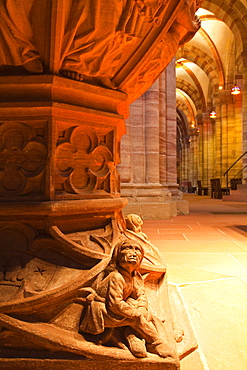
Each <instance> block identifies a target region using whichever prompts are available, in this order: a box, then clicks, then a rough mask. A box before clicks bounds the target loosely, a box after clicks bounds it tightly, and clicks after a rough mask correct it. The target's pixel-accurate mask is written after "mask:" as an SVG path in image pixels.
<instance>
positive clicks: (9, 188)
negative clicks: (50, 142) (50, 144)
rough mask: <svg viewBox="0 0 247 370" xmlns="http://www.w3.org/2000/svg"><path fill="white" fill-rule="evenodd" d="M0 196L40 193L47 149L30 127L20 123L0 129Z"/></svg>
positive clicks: (0, 126)
mask: <svg viewBox="0 0 247 370" xmlns="http://www.w3.org/2000/svg"><path fill="white" fill-rule="evenodd" d="M0 154H1V158H0V195H2V196H5V197H6V196H7V197H13V196H17V195H24V194H28V193H30V192H32V191H36V192H40V182H41V181H40V180H39V181H38V190H37V189H36V187H37V184H35V183H32V179H37V178H38V177H39V175H41V174H42V172H43V171H44V165H45V159H46V147H45V145H44V144H43V143H42V142H40V141H39V139H38V138H37V135H36V132H35V130H34V129H32V128H31V127H29V126H27V125H25V124H24V123H20V122H8V123H2V124H1V125H0Z"/></svg>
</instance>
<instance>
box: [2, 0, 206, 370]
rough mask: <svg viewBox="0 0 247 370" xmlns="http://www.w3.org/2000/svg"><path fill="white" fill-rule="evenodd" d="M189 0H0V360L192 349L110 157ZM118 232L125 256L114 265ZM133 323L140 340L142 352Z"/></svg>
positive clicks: (18, 364)
mask: <svg viewBox="0 0 247 370" xmlns="http://www.w3.org/2000/svg"><path fill="white" fill-rule="evenodd" d="M196 4H197V5H196ZM197 6H198V2H196V1H195V0H191V1H189V2H188V1H184V0H178V1H175V2H174V1H171V0H168V1H163V2H151V3H150V4H148V5H147V4H144V3H143V2H142V1H141V2H136V1H135V0H133V1H132V0H131V1H129V2H121V1H120V2H119V1H118V0H114V1H112V2H110V3H109V2H107V1H106V0H96V1H93V2H92V1H86V2H85V1H80V0H79V1H74V0H71V1H60V0H54V1H52V2H50V1H48V0H44V1H40V0H19V1H18V2H16V1H12V0H8V1H7V0H5V1H2V2H1V4H0V11H1V23H0V44H1V48H0V117H1V122H0V154H1V159H0V263H1V264H0V351H1V360H0V367H1V368H6V369H7V368H11V367H12V368H13V367H15V368H19V369H21V368H25V366H26V368H32V369H33V368H37V369H38V368H44V366H47V365H48V366H49V367H51V368H56V369H59V368H61V369H64V368H65V367H66V368H68V367H70V368H74V367H75V366H76V367H77V368H82V367H83V368H89V367H90V368H95V369H98V368H99V369H100V368H102V364H103V363H104V367H105V365H106V366H108V365H109V367H116V368H119V369H125V368H126V365H128V367H129V364H130V363H131V365H132V364H133V365H132V367H133V368H136V369H139V368H141V365H140V364H141V363H142V362H143V363H144V364H145V365H144V366H143V367H142V368H144V369H145V368H147V366H148V367H149V368H150V367H151V368H154V363H155V368H159V367H162V368H164V369H169V370H170V369H172V370H173V369H178V368H179V359H180V358H181V357H182V356H184V355H185V354H186V353H187V352H188V349H186V348H185V347H186V343H187V342H186V341H185V342H183V344H184V343H185V346H182V347H183V348H182V350H177V345H176V341H175V337H174V328H175V326H176V319H175V318H174V317H173V316H174V315H172V313H171V310H170V306H169V299H168V288H167V284H166V281H165V274H166V267H165V265H164V264H163V262H162V259H161V257H160V256H159V253H158V251H157V249H156V248H155V247H154V246H152V245H151V243H150V242H149V241H148V240H146V239H145V238H143V236H142V234H140V235H139V234H137V233H135V232H132V231H130V230H127V228H126V224H125V221H124V219H123V216H122V208H123V206H124V205H125V204H126V203H127V201H126V200H125V199H124V198H121V196H120V179H119V175H118V171H117V169H116V166H117V165H118V164H119V162H120V139H121V137H122V135H123V134H124V133H125V126H124V118H126V117H127V115H128V113H127V110H128V108H127V106H128V104H130V103H131V102H132V101H134V100H135V99H137V98H138V97H139V96H140V95H141V94H142V93H144V91H146V90H147V88H149V87H150V86H152V84H153V83H154V82H155V80H156V79H157V77H158V76H159V75H160V73H161V72H162V71H163V70H164V68H165V67H166V66H167V64H168V63H169V62H170V60H171V59H172V57H173V56H174V54H175V52H176V50H177V48H178V46H179V44H182V43H184V42H185V41H187V40H188V39H190V38H191V37H192V36H193V35H194V34H195V32H196V31H197V30H198V28H199V22H198V20H197V19H196V18H194V13H195V10H196V7H197ZM126 102H127V104H126ZM149 151H150V148H149ZM151 172H152V171H151V168H150V173H151ZM156 173H157V171H156ZM126 241H128V242H129V244H128V248H127V250H130V249H131V248H132V249H131V251H132V252H131V253H133V255H134V257H133V256H132V257H133V258H129V260H128V261H127V262H126V261H125V262H126V264H124V263H122V265H121V263H120V262H121V261H120V260H121V259H120V257H119V255H120V252H122V249H121V248H122V247H123V250H124V248H125V247H126V245H124V243H125V242H126ZM130 241H131V242H130ZM123 253H124V252H123ZM126 253H127V252H126ZM136 256H138V257H136ZM122 262H123V261H122ZM132 265H134V269H132ZM123 266H124V267H123ZM126 266H127V267H128V268H127V267H126ZM121 269H122V270H124V272H125V274H127V277H128V279H127V282H128V283H127V282H126V286H125V285H124V286H123V287H121V286H120V287H118V295H117V296H114V294H115V290H114V289H112V290H111V294H110V293H109V290H110V288H109V287H108V288H109V289H108V288H107V289H103V291H99V290H98V289H100V288H101V287H102V284H103V286H104V284H105V283H107V282H108V281H110V282H112V280H110V278H109V280H107V278H108V276H110V275H111V272H114V273H116V274H117V273H118V276H120V280H121V281H122V280H123V279H124V278H123V276H124V273H123V271H122V270H121ZM121 271H122V275H121ZM111 276H112V275H111ZM136 276H138V279H139V284H140V286H139V288H138V289H137V286H136V285H135V284H136V283H135V284H134V282H135V279H134V278H136ZM118 280H119V279H118ZM110 282H109V284H110ZM104 287H105V286H104ZM124 289H125V290H124ZM126 291H127V293H126ZM119 292H120V293H119ZM132 293H133V297H131V294H132ZM161 293H162V294H161ZM121 294H122V295H121ZM104 295H105V296H104ZM113 296H114V297H113ZM147 297H149V298H147ZM139 298H142V299H143V302H145V304H144V303H142V304H140V301H139ZM128 299H130V300H131V299H132V305H131V304H130V302H129V301H128ZM147 299H149V301H150V307H149V306H148V304H147ZM119 301H120V303H119ZM133 301H134V302H133ZM110 302H111V304H113V306H110ZM121 303H123V305H121ZM126 305H127V307H128V309H129V310H128V312H127V313H126V311H125V310H124V309H123V308H122V306H124V307H125V306H126ZM133 305H134V306H136V307H133ZM102 306H103V308H102ZM116 307H117V308H118V310H117V309H116ZM164 307H166V312H165V311H164ZM93 308H96V312H98V315H97V314H96V323H94V319H95V316H94V315H91V316H90V310H92V312H93ZM114 308H115V311H114ZM97 310H98V311H97ZM144 310H145V313H144ZM87 313H88V315H89V316H87ZM130 313H131V314H130ZM104 315H108V317H107V319H108V321H107V319H106V317H105V316H104ZM116 316H117V317H116ZM119 316H120V319H119ZM158 316H159V317H158ZM85 317H86V318H87V317H91V319H88V320H86V319H85ZM148 318H149V319H150V320H148ZM151 318H152V321H151ZM114 319H116V321H115V322H114ZM122 319H124V320H125V319H126V321H127V324H126V325H122V324H121V322H120V323H119V322H118V321H117V320H120V321H121V320H122ZM127 319H128V320H129V321H128V320H127ZM97 320H98V322H97ZM109 320H110V323H109ZM137 320H139V321H138V323H139V324H140V323H142V325H139V326H137ZM112 322H114V325H113V324H112ZM151 322H152V323H151ZM82 323H83V324H82ZM92 323H94V324H95V328H92V326H93V324H92ZM143 323H144V324H145V325H146V327H145V325H144V324H143ZM87 324H88V327H87ZM126 326H127V327H129V329H131V330H134V329H136V331H134V334H132V333H131V334H128V331H126V330H125V329H126ZM134 327H135V328H134ZM133 328H134V329H133ZM147 328H149V329H150V328H151V331H149V332H148V330H147ZM157 328H159V330H158V329H157ZM115 329H119V331H118V330H116V331H114V330H115ZM138 330H139V331H138ZM150 332H151V334H150ZM138 333H139V334H138ZM140 333H141V334H140ZM119 335H120V339H119V337H118V336H119ZM129 335H134V339H135V340H137V341H138V340H139V345H140V343H142V347H141V355H142V358H143V359H141V360H139V358H138V356H137V354H138V355H139V352H138V353H137V351H135V349H133V348H132V347H131V345H132V342H131V340H132V337H131V339H129ZM138 335H139V336H140V338H138ZM145 338H146V339H147V338H148V339H147V346H146V345H145V344H144V342H143V341H142V339H145ZM148 340H149V341H148ZM148 345H149V347H148ZM158 346H161V347H162V349H160V347H159V350H158V349H157V348H158ZM119 347H120V348H119ZM192 347H193V346H192ZM192 347H191V345H190V346H189V350H193V348H194V347H193V348H192ZM151 352H152V353H151ZM153 353H155V354H153ZM144 357H145V358H144ZM91 358H92V359H93V360H90V359H91ZM105 360H106V362H104V361H105ZM78 364H79V365H78Z"/></svg>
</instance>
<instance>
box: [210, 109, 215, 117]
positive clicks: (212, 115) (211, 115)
mask: <svg viewBox="0 0 247 370" xmlns="http://www.w3.org/2000/svg"><path fill="white" fill-rule="evenodd" d="M209 117H210V118H216V112H215V111H214V110H212V112H211V113H210V114H209Z"/></svg>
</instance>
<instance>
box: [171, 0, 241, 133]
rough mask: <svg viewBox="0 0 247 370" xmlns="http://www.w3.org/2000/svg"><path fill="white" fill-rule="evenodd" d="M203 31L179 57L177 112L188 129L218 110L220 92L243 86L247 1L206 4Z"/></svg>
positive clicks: (216, 0)
mask: <svg viewBox="0 0 247 370" xmlns="http://www.w3.org/2000/svg"><path fill="white" fill-rule="evenodd" d="M197 15H198V16H199V17H200V19H201V29H200V30H199V31H198V32H197V34H196V35H195V36H194V38H193V39H192V40H191V41H189V42H188V43H187V44H185V45H184V46H183V47H182V48H180V49H179V51H178V52H177V55H176V67H177V68H176V80H177V108H178V110H181V111H183V114H184V115H185V116H186V118H187V125H188V129H190V127H193V126H194V125H198V124H199V123H200V120H201V117H202V114H204V113H205V114H209V112H210V111H211V110H212V109H213V107H214V106H215V102H216V101H217V99H218V97H219V91H220V90H229V91H230V90H231V88H232V86H233V85H234V83H235V81H237V83H238V85H240V86H241V82H242V73H243V58H244V57H245V55H246V53H247V34H246V30H247V1H246V0H237V1H236V0H211V1H203V2H202V4H201V8H200V9H199V10H198V11H197Z"/></svg>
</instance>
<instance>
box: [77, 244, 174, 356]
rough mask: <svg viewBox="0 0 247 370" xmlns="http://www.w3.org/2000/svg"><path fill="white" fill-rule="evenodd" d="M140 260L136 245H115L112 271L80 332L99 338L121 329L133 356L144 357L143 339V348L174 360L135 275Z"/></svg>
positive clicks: (90, 308)
mask: <svg viewBox="0 0 247 370" xmlns="http://www.w3.org/2000/svg"><path fill="white" fill-rule="evenodd" d="M143 256H144V251H143V248H142V247H141V245H140V244H139V243H138V242H137V241H131V240H125V241H123V242H120V243H119V244H117V245H116V247H115V249H114V251H113V256H112V260H111V262H110V265H109V266H108V269H109V268H112V270H113V271H111V272H109V274H108V275H107V276H106V277H104V278H103V280H102V281H101V282H100V283H99V285H98V287H97V288H96V290H95V293H96V294H95V295H94V296H93V297H92V300H91V301H90V305H89V306H88V308H87V312H86V315H85V317H84V319H83V321H82V323H81V326H80V329H81V330H82V331H84V332H89V333H92V334H100V333H102V332H103V331H104V329H105V328H117V327H123V328H124V329H125V331H124V334H125V336H126V339H127V341H128V345H129V348H130V351H131V352H132V353H133V355H134V356H136V357H146V356H147V352H146V347H145V344H144V342H143V341H142V339H145V341H146V344H147V348H148V349H149V350H151V351H153V352H154V353H156V354H158V355H159V356H160V357H169V356H170V357H174V358H176V354H175V351H174V349H172V348H171V347H170V346H169V344H168V343H165V341H164V339H162V338H161V337H160V335H159V327H161V326H162V322H161V321H160V320H159V319H158V318H157V317H155V316H154V315H152V313H151V312H150V311H149V308H148V302H147V298H146V295H145V291H144V284H143V280H142V277H141V275H140V273H139V272H138V269H139V268H140V264H141V261H142V259H143ZM126 327H127V328H126ZM129 327H130V328H131V329H133V330H130V328H129Z"/></svg>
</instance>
